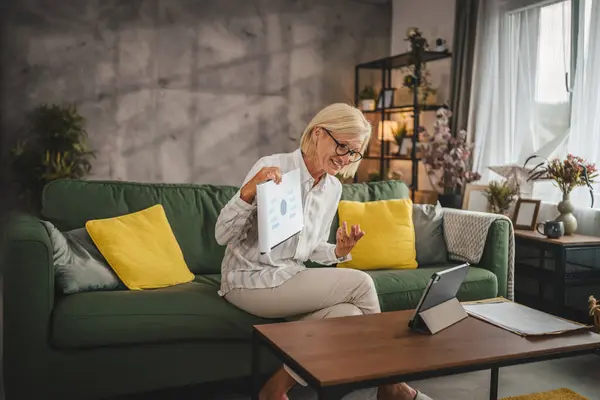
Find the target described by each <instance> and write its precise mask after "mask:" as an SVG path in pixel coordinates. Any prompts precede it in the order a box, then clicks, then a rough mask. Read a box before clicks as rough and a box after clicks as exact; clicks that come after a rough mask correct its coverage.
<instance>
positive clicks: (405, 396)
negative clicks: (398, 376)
mask: <svg viewBox="0 0 600 400" xmlns="http://www.w3.org/2000/svg"><path fill="white" fill-rule="evenodd" d="M416 396H417V391H416V390H415V389H413V388H411V387H410V386H408V385H407V384H406V383H396V384H393V385H384V386H380V387H379V395H378V399H379V400H413V399H414V398H415V397H416Z"/></svg>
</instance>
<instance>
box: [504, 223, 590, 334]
mask: <svg viewBox="0 0 600 400" xmlns="http://www.w3.org/2000/svg"><path fill="white" fill-rule="evenodd" d="M590 295H595V296H596V297H598V296H600V237H595V236H585V235H578V234H574V235H568V236H563V237H561V238H559V239H548V238H547V237H546V236H544V235H541V234H539V233H538V232H536V231H525V230H515V301H517V302H519V303H521V304H525V305H528V306H530V307H533V308H536V309H538V310H542V311H545V312H548V313H551V314H554V315H557V316H560V317H563V318H567V319H570V320H573V321H578V322H582V323H586V324H591V323H592V322H591V317H590V315H589V304H588V298H589V296H590Z"/></svg>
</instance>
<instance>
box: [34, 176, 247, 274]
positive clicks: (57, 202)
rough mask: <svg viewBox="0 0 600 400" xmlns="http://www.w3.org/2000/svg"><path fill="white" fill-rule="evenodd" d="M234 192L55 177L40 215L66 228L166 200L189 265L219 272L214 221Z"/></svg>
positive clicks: (219, 254) (230, 188)
mask: <svg viewBox="0 0 600 400" xmlns="http://www.w3.org/2000/svg"><path fill="white" fill-rule="evenodd" d="M236 191H237V188H236V187H233V186H214V185H185V184H164V183H163V184H159V183H155V184H151V183H147V184H146V183H132V182H113V181H85V180H57V181H53V182H50V183H49V184H48V185H46V187H45V188H44V193H43V196H42V202H43V209H42V216H43V218H44V219H46V220H48V221H50V222H52V223H53V224H55V225H56V227H57V228H58V229H60V230H61V231H68V230H71V229H76V228H83V227H84V225H85V223H86V222H87V221H88V220H91V219H100V218H111V217H116V216H120V215H125V214H129V213H132V212H135V211H140V210H143V209H145V208H148V207H150V206H153V205H155V204H162V206H163V207H164V209H165V213H166V215H167V218H168V219H169V223H170V224H171V227H172V229H173V233H174V235H175V237H176V238H177V242H178V243H179V245H180V247H181V250H182V251H183V255H184V258H185V261H186V263H187V265H188V267H189V268H190V270H191V271H192V272H193V273H195V274H200V273H219V272H221V260H222V259H223V255H224V253H225V247H224V246H219V244H218V243H217V241H216V240H215V224H216V221H217V217H218V216H219V212H220V211H221V209H222V208H223V207H224V206H225V204H226V203H227V202H228V201H229V199H231V197H233V195H234V194H235V192H236Z"/></svg>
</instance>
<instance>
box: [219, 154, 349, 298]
mask: <svg viewBox="0 0 600 400" xmlns="http://www.w3.org/2000/svg"><path fill="white" fill-rule="evenodd" d="M273 166H277V167H279V168H280V170H281V173H282V174H285V173H286V172H289V171H291V170H294V169H296V168H299V169H300V181H301V189H302V206H303V211H304V229H303V230H302V231H301V232H300V233H299V234H298V235H295V236H293V237H292V238H290V239H288V240H287V241H285V242H284V243H282V244H280V245H279V246H277V247H275V248H274V249H273V250H271V252H269V253H266V254H261V253H260V252H259V250H258V226H257V210H256V199H255V200H254V201H253V203H252V204H248V203H246V202H245V201H244V200H242V199H241V198H240V191H239V190H238V192H237V193H236V194H235V195H234V196H233V198H232V199H231V200H229V202H228V203H227V204H226V205H225V207H223V209H222V210H221V212H220V214H219V217H218V219H217V223H216V226H215V238H216V240H217V242H218V243H219V244H220V245H227V248H226V249H225V256H224V257H223V262H222V264H221V290H219V292H218V293H219V295H220V296H225V295H226V294H227V293H228V292H229V291H230V290H232V289H237V288H245V289H258V288H272V287H276V286H279V285H281V284H282V283H284V282H285V281H286V280H287V279H289V278H291V277H292V276H294V275H295V274H297V273H298V272H300V271H302V270H304V269H306V267H305V265H304V262H306V261H307V260H311V261H314V262H317V263H320V264H323V265H332V264H336V263H340V262H344V261H348V260H350V259H351V257H350V255H348V256H346V257H341V258H339V259H338V258H337V257H336V256H335V245H334V244H330V243H328V242H327V240H328V239H329V232H330V229H331V225H332V222H333V218H334V217H336V213H337V208H338V203H339V201H340V198H341V194H342V185H341V183H340V182H339V181H338V179H337V178H335V177H334V176H330V175H325V177H324V178H323V179H321V180H320V182H319V183H318V184H317V185H316V186H314V187H313V185H314V183H315V179H314V178H313V177H312V176H311V174H310V173H309V172H308V169H307V168H306V164H305V163H304V159H303V157H302V153H301V151H300V149H297V150H296V151H294V152H292V153H284V154H275V155H271V156H267V157H263V158H261V159H260V160H258V162H257V163H256V164H255V165H254V166H253V167H252V169H251V170H250V172H249V173H248V175H247V176H246V178H245V179H244V183H243V184H242V186H243V185H244V184H246V182H248V181H249V180H250V179H252V178H253V177H254V175H256V173H257V172H258V171H260V169H261V168H263V167H273Z"/></svg>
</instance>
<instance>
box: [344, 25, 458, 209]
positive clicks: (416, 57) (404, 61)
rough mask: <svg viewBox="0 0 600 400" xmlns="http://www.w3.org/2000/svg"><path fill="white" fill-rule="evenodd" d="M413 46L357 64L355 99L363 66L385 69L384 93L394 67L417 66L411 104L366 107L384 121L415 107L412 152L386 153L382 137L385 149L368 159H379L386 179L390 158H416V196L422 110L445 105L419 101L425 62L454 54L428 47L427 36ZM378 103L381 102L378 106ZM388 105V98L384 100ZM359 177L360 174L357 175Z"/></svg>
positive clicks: (413, 194) (414, 178)
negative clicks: (393, 54)
mask: <svg viewBox="0 0 600 400" xmlns="http://www.w3.org/2000/svg"><path fill="white" fill-rule="evenodd" d="M411 44H412V50H411V51H410V52H407V53H402V54H398V55H395V56H390V57H385V58H381V59H378V60H373V61H369V62H365V63H362V64H358V65H356V66H355V72H354V88H355V89H354V103H355V104H358V103H359V93H360V86H359V75H360V72H361V70H380V71H381V89H382V90H381V93H383V89H391V88H392V82H391V81H392V70H394V69H401V68H405V67H410V66H413V67H414V68H413V69H414V75H413V77H414V87H415V88H416V90H414V91H413V103H412V104H407V105H392V106H391V107H388V108H385V107H383V108H376V109H375V110H372V111H363V112H364V113H368V114H373V113H380V114H381V121H385V120H389V119H390V117H391V115H392V114H394V113H400V112H406V111H411V110H412V111H413V135H412V150H411V155H410V156H404V157H402V156H397V157H396V156H390V155H387V154H385V144H384V141H383V140H382V141H381V151H380V155H379V156H369V157H365V158H367V159H379V171H380V179H385V178H384V174H385V164H386V162H389V160H407V161H412V174H411V175H412V176H411V179H412V180H411V184H410V188H411V198H412V200H413V201H414V200H415V193H416V192H417V190H418V189H419V188H418V186H419V184H418V183H419V182H418V178H419V160H420V159H419V158H417V147H418V146H417V143H418V141H419V135H418V132H419V126H420V114H421V112H424V111H437V110H438V109H439V108H440V107H444V106H443V105H430V104H427V105H425V104H419V95H420V93H419V88H420V86H421V78H422V76H421V73H422V71H421V68H422V66H423V64H424V63H428V62H432V61H437V60H442V59H447V58H450V57H452V54H451V53H450V52H448V51H442V52H440V51H428V50H425V48H424V47H425V46H426V42H425V40H424V39H423V38H421V37H417V38H414V39H412V40H411ZM377 105H378V102H377V104H376V106H377ZM382 105H383V106H384V105H385V104H384V102H383V101H382ZM355 181H356V178H355Z"/></svg>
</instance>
